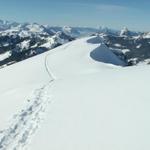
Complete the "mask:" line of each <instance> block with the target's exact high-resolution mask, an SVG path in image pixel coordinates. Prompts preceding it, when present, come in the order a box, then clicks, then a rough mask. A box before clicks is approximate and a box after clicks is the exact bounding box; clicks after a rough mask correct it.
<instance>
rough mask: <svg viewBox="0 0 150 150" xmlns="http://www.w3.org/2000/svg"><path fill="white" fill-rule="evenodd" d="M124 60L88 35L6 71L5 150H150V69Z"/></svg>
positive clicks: (0, 112)
mask: <svg viewBox="0 0 150 150" xmlns="http://www.w3.org/2000/svg"><path fill="white" fill-rule="evenodd" d="M93 52H94V54H92V53H93ZM123 65H124V62H122V61H121V60H120V59H119V58H118V57H117V56H116V55H114V54H113V53H112V51H110V50H109V49H108V48H107V47H106V46H105V44H104V43H103V41H102V39H101V38H100V37H88V38H82V39H78V40H75V41H72V42H70V43H67V44H64V45H62V46H60V47H57V48H55V49H53V51H49V52H46V53H43V54H41V55H38V56H36V57H33V58H30V59H28V60H25V61H22V62H19V63H17V64H14V65H12V66H9V67H6V68H4V69H1V70H0V79H1V81H0V82H1V86H0V118H1V119H0V130H2V132H1V133H0V149H1V150H6V149H7V150H12V149H15V150H20V149H21V150H24V149H27V148H28V149H30V150H41V149H55V150H77V149H78V150H87V149H89V150H93V149H94V150H100V149H102V150H103V149H106V150H116V149H122V150H127V149H128V150H141V148H143V149H149V148H150V145H149V140H148V139H149V136H150V135H149V132H150V129H149V126H150V119H149V112H150V111H149V107H150V102H149V99H150V96H149V88H150V85H149V82H150V78H149V74H150V67H149V66H148V65H147V66H146V65H145V66H136V67H135V66H134V67H122V66H123ZM4 79H7V80H4ZM143 79H144V80H143ZM131 83H132V84H131ZM49 101H50V102H51V103H49ZM15 114H16V115H15ZM13 115H15V116H14V118H13V119H12V123H8V124H7V121H8V120H10V119H11V118H12V116H13ZM43 119H44V120H43ZM42 120H43V121H42ZM41 121H42V122H41Z"/></svg>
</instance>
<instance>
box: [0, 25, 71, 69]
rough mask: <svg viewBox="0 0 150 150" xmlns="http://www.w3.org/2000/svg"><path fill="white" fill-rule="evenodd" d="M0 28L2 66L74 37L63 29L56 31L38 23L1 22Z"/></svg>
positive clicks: (46, 49)
mask: <svg viewBox="0 0 150 150" xmlns="http://www.w3.org/2000/svg"><path fill="white" fill-rule="evenodd" d="M5 26H6V28H5V29H4V28H3V27H5ZM0 29H1V30H0V66H5V65H10V64H12V63H15V62H18V61H21V60H24V59H27V58H30V57H32V56H35V55H37V54H41V53H43V52H45V51H48V50H50V49H52V48H55V47H57V46H59V45H62V44H64V43H67V42H69V41H72V40H73V39H74V38H73V37H71V36H69V35H66V34H65V33H64V32H62V31H57V32H55V31H52V30H49V29H47V28H45V27H44V26H43V25H39V24H37V23H33V24H29V23H25V24H17V23H9V22H1V24H0Z"/></svg>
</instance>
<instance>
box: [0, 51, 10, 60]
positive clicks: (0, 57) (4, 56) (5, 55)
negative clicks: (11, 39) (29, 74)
mask: <svg viewBox="0 0 150 150" xmlns="http://www.w3.org/2000/svg"><path fill="white" fill-rule="evenodd" d="M10 55H11V53H10V52H9V51H8V52H5V53H4V54H1V55H0V61H2V60H4V59H6V58H8V57H9V56H10Z"/></svg>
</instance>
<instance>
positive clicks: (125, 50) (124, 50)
mask: <svg viewBox="0 0 150 150" xmlns="http://www.w3.org/2000/svg"><path fill="white" fill-rule="evenodd" d="M122 52H123V53H124V54H125V53H127V52H130V50H129V49H123V50H122Z"/></svg>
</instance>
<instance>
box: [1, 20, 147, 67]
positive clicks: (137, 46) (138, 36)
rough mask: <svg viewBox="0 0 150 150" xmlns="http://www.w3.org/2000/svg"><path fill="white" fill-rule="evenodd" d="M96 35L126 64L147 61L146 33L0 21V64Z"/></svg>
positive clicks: (6, 63) (125, 29)
mask: <svg viewBox="0 0 150 150" xmlns="http://www.w3.org/2000/svg"><path fill="white" fill-rule="evenodd" d="M95 34H99V35H100V37H101V38H103V41H104V43H105V44H106V45H107V46H108V47H109V48H110V49H111V50H112V51H113V52H114V53H115V54H116V55H117V56H119V57H120V58H121V59H122V60H123V61H125V62H126V63H127V64H128V65H135V64H138V63H141V62H142V63H143V62H145V63H146V64H148V63H150V51H149V49H150V33H145V32H134V31H130V30H128V29H127V28H123V29H122V30H121V31H119V30H112V29H109V28H102V27H99V28H89V27H69V26H65V27H51V26H49V25H40V24H37V23H17V22H13V21H3V20H0V66H1V67H4V66H7V65H10V64H13V63H15V62H18V61H22V60H24V59H27V58H29V57H32V56H35V55H37V54H41V53H43V52H45V51H48V50H50V49H53V48H55V47H57V46H59V45H62V44H64V43H67V42H69V41H72V40H74V39H76V38H80V37H84V36H91V35H95Z"/></svg>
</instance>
